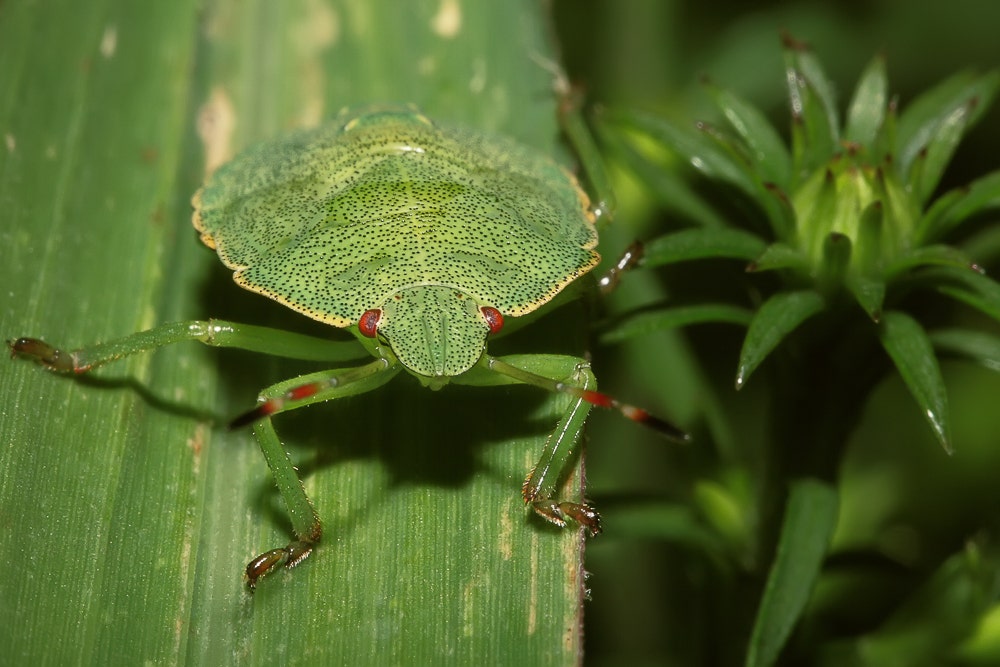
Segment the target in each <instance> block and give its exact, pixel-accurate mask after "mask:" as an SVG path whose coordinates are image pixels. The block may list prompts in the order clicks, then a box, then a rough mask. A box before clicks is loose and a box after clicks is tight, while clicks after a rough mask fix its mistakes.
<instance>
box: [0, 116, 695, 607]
mask: <svg viewBox="0 0 1000 667" xmlns="http://www.w3.org/2000/svg"><path fill="white" fill-rule="evenodd" d="M193 205H194V216H193V222H194V226H195V228H196V229H197V230H198V232H200V234H201V239H202V240H203V241H204V242H205V244H206V245H208V246H209V247H211V248H214V249H215V250H216V251H217V252H218V254H219V257H220V258H221V259H222V261H223V263H224V264H225V265H226V266H227V267H229V268H230V269H232V270H233V271H234V279H235V281H236V282H237V283H238V284H239V285H240V286H242V287H244V288H246V289H248V290H250V291H253V292H257V293H259V294H262V295H264V296H267V297H270V298H271V299H274V300H276V301H278V302H280V303H282V304H284V305H286V306H288V307H289V308H291V309H293V310H296V311H298V312H300V313H302V314H304V315H307V316H309V317H311V318H313V319H316V320H319V321H321V322H325V323H327V324H330V325H333V326H335V327H343V328H347V329H348V330H349V331H351V332H352V333H353V334H355V335H356V337H357V338H358V340H359V341H360V342H361V343H362V344H363V345H364V347H365V348H366V349H367V350H368V352H370V353H371V355H372V356H373V357H374V361H371V362H369V363H367V364H365V365H362V366H359V367H355V368H349V369H346V370H344V369H338V370H327V371H321V372H319V373H314V374H311V375H306V376H303V377H298V378H294V379H292V380H289V381H286V382H282V383H279V384H277V385H274V386H272V387H269V388H267V389H265V390H264V391H263V392H262V393H261V395H260V402H259V403H258V405H257V407H256V408H255V409H253V410H252V411H250V412H248V413H246V414H245V415H243V416H241V417H239V418H237V419H236V420H234V422H233V424H234V425H235V426H240V425H245V424H253V425H254V431H255V434H256V436H257V439H258V441H259V443H260V446H261V449H262V451H263V453H264V455H265V458H266V459H267V463H268V466H269V467H270V469H271V471H272V473H273V474H274V477H275V480H276V482H277V485H278V488H279V491H280V492H281V494H282V496H283V498H284V500H285V502H286V503H287V505H288V509H289V513H290V515H291V519H292V526H293V530H294V533H295V536H294V539H293V540H292V541H291V542H290V543H289V544H288V545H287V546H285V547H281V548H278V549H273V550H271V551H268V552H266V553H264V554H261V555H260V556H258V557H256V558H254V559H253V560H252V561H251V562H250V563H249V564H248V565H247V568H246V577H247V582H248V583H249V585H250V586H251V587H253V586H254V585H256V583H257V580H258V579H259V578H260V577H261V576H263V575H265V574H267V573H268V572H271V571H272V570H274V569H276V568H278V567H280V566H289V567H290V566H293V565H295V564H297V563H299V562H300V561H301V560H302V559H303V558H305V557H306V556H308V555H309V553H310V552H311V551H312V549H313V547H314V546H315V544H316V543H317V542H318V541H319V539H320V534H321V526H320V521H319V519H318V516H317V514H316V513H315V511H314V510H313V507H312V504H311V502H310V501H309V499H308V498H307V497H306V495H305V492H304V490H303V488H302V485H301V483H300V481H299V478H298V474H297V472H296V471H295V469H294V467H293V466H292V464H291V462H290V461H289V459H288V456H287V454H286V453H285V452H284V450H283V448H282V445H281V443H280V441H279V440H278V437H277V435H276V433H275V432H274V429H273V426H272V425H271V420H270V417H271V416H272V415H274V414H276V413H279V412H282V411H285V410H289V409H292V408H296V407H301V406H304V405H308V404H310V403H314V402H317V401H322V400H328V399H333V398H339V397H343V396H348V395H355V394H359V393H363V392H366V391H370V390H372V389H374V388H376V387H378V386H380V385H382V384H384V383H385V382H386V381H388V380H389V379H390V378H391V377H392V376H393V375H395V374H396V373H398V372H399V371H400V370H403V369H405V370H407V371H408V372H409V373H411V374H412V375H413V376H414V377H416V378H417V379H418V380H419V381H420V382H421V383H422V384H424V385H425V386H427V387H430V388H432V389H436V388H440V387H442V386H444V385H445V384H447V383H449V382H453V383H459V384H470V385H484V384H496V383H497V382H499V381H506V382H510V381H513V382H518V383H525V384H531V385H535V386H539V387H542V388H544V389H547V390H550V391H556V392H563V393H567V394H569V395H571V396H572V397H573V398H574V400H573V401H572V405H571V407H570V409H569V410H568V411H567V412H566V413H565V415H564V416H563V417H562V419H561V420H560V422H559V424H558V425H557V426H556V428H555V430H554V431H553V433H552V435H551V436H550V437H549V440H548V441H547V444H546V447H545V450H544V452H543V453H542V457H541V459H540V461H539V463H538V465H537V466H536V467H535V468H534V469H533V470H532V472H531V473H530V474H529V475H528V478H527V479H526V480H525V483H524V486H523V495H524V500H525V502H526V503H528V504H530V505H531V507H532V508H533V509H534V511H535V512H537V513H538V514H539V515H541V516H542V517H544V518H545V519H547V520H548V521H551V522H552V523H554V524H556V525H559V526H563V525H565V524H566V522H567V520H573V521H576V522H577V523H579V524H580V525H582V526H583V527H584V528H585V529H587V530H588V531H589V532H590V533H591V534H594V533H597V532H599V531H600V529H601V525H600V517H599V515H598V514H597V512H596V511H595V510H594V509H593V508H591V507H590V506H589V505H587V504H586V503H585V502H582V501H580V502H578V501H571V500H562V499H559V498H556V497H554V493H553V492H552V486H553V485H552V483H551V480H550V481H549V482H548V483H547V481H546V480H547V478H550V477H554V476H556V475H557V473H558V472H559V470H558V468H560V467H561V466H562V464H563V463H565V461H566V458H567V456H568V454H567V452H568V451H569V450H570V449H571V448H572V447H573V445H574V442H575V440H576V438H577V437H578V435H579V433H580V431H581V429H582V426H583V422H584V420H585V419H586V416H587V412H588V410H589V406H590V405H591V404H594V405H601V406H605V407H611V408H615V409H618V410H620V411H621V412H622V413H624V414H625V415H626V416H628V417H629V418H631V419H634V420H636V421H640V422H643V423H646V424H649V425H652V426H653V427H654V428H658V429H660V430H661V431H665V432H666V433H668V434H670V435H674V436H678V437H681V436H682V434H680V432H678V431H676V430H675V429H673V427H671V426H669V425H667V424H665V423H663V422H660V421H659V420H657V419H655V418H652V417H651V416H649V415H648V413H646V412H645V411H643V410H640V409H637V408H634V407H632V406H628V405H625V404H621V403H619V402H618V401H616V400H614V399H612V398H610V397H608V396H606V395H604V394H600V393H597V392H596V391H594V390H593V389H592V388H590V387H591V386H592V382H593V380H592V376H591V375H590V374H589V370H587V368H586V364H584V363H583V361H582V360H579V363H578V364H574V366H575V371H574V372H572V373H571V374H570V375H569V376H567V377H551V376H550V375H551V373H552V372H553V371H551V368H553V367H554V365H553V363H550V362H553V361H554V360H555V357H553V356H551V355H536V356H533V357H531V356H529V357H523V356H522V357H518V358H516V360H515V359H512V360H508V361H505V360H502V359H499V358H495V357H493V356H490V355H489V354H488V353H487V352H486V348H487V339H488V337H489V336H491V335H495V334H497V333H498V332H500V330H501V328H502V327H503V324H504V319H505V318H516V317H521V316H524V315H528V314H529V313H532V312H534V311H537V310H538V309H539V308H541V307H542V306H544V305H546V304H548V303H550V302H551V301H552V300H553V298H554V297H556V295H558V294H560V292H562V291H563V289H564V288H565V287H567V286H568V285H570V283H572V282H573V281H575V280H577V279H578V278H580V277H581V276H583V275H584V274H586V273H588V272H589V271H590V270H591V269H593V268H594V267H595V266H596V265H597V263H598V261H599V256H598V254H597V252H596V250H595V247H596V245H597V231H596V229H595V219H596V218H597V217H598V216H599V215H600V211H601V208H600V206H592V205H591V203H590V199H589V198H588V196H587V195H586V194H585V192H584V191H583V190H582V189H581V188H580V186H579V185H578V183H577V181H576V179H575V178H574V177H573V176H572V175H571V174H570V173H569V172H568V171H566V170H565V169H564V168H562V167H561V166H559V165H558V164H557V163H555V162H554V161H552V160H551V159H549V158H548V157H547V156H545V155H542V154H540V153H538V152H537V151H535V150H532V149H530V148H527V147H525V146H522V145H520V144H518V143H515V142H514V141H511V140H509V139H505V138H502V137H497V136H493V135H489V134H485V133H482V132H478V131H475V130H471V129H466V128H460V127H450V126H442V125H436V124H435V123H433V122H431V121H430V120H429V119H428V118H426V117H425V116H423V115H422V114H420V113H419V112H417V111H415V110H414V109H411V108H405V107H403V108H395V107H394V108H385V109H367V110H365V111H363V112H360V113H353V114H351V113H345V114H342V115H341V117H340V118H338V119H337V121H336V122H334V123H332V124H330V125H326V126H323V127H320V128H318V129H313V130H306V131H300V132H297V133H294V134H291V135H289V136H287V137H284V138H281V139H278V140H276V141H272V142H269V143H264V144H261V145H259V146H257V147H256V148H252V149H250V150H248V151H247V152H245V153H243V154H242V155H240V156H238V157H236V158H235V159H234V160H232V161H231V162H229V163H228V164H226V165H224V166H222V167H221V168H220V169H219V170H218V171H217V172H216V173H215V174H214V175H213V176H212V177H211V178H210V179H209V181H208V183H207V184H206V185H205V186H204V187H203V188H202V189H201V190H199V191H198V192H197V193H196V194H195V196H194V199H193ZM182 340H197V341H200V342H203V343H206V344H209V345H215V346H225V347H238V348H243V349H250V350H255V351H262V352H270V353H273V354H281V355H283V356H291V357H300V358H306V359H316V360H328V361H329V360H330V359H332V358H334V355H331V356H330V357H326V356H325V353H324V352H323V350H324V349H325V348H323V347H322V346H321V345H319V346H318V345H317V342H316V341H315V340H312V339H307V338H305V337H303V336H301V335H299V334H293V333H290V332H284V331H279V330H274V329H267V328H263V327H255V326H249V325H243V324H236V323H232V322H223V321H218V320H209V321H193V322H178V323H173V324H166V325H163V326H160V327H157V328H154V329H151V330H149V331H143V332H140V333H136V334H133V335H131V336H127V337H125V338H122V339H119V340H116V341H112V342H110V343H103V344H98V345H93V346H89V347H84V348H81V349H78V350H75V351H70V352H64V351H62V350H60V349H58V348H56V347H53V346H52V345H49V344H48V343H45V342H44V341H41V340H38V339H34V338H20V339H16V340H12V341H9V342H8V345H9V346H10V347H11V350H12V351H13V352H14V353H15V354H17V355H20V356H25V357H29V358H33V359H35V360H36V361H38V362H40V363H41V364H42V365H44V366H45V367H47V368H49V369H51V370H55V371H60V372H67V373H83V372H86V371H88V370H90V369H91V368H93V367H95V366H97V365H100V364H104V363H107V362H109V361H113V360H115V359H118V358H121V357H123V356H126V355H129V354H133V353H136V352H140V351H143V350H148V349H152V348H156V347H160V346H162V345H166V344H169V343H173V342H177V341H182ZM547 373H548V374H547ZM498 378H499V379H498ZM550 473H551V475H550Z"/></svg>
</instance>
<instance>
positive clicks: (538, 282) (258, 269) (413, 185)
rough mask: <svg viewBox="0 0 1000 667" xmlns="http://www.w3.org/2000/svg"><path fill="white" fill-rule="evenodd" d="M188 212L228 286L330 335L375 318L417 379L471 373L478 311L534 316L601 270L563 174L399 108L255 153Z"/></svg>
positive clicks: (216, 180)
mask: <svg viewBox="0 0 1000 667" xmlns="http://www.w3.org/2000/svg"><path fill="white" fill-rule="evenodd" d="M194 204H195V213H194V225H195V227H196V228H197V229H198V231H199V232H201V237H202V240H203V241H204V242H205V243H206V244H208V245H209V246H211V247H214V248H215V249H216V250H217V251H218V253H219V256H220V258H221V259H222V261H223V262H224V263H225V264H226V266H228V267H229V268H231V269H233V270H234V271H235V276H234V278H235V280H236V282H237V283H238V284H240V285H242V286H243V287H245V288H247V289H249V290H251V291H253V292H257V293H260V294H263V295H266V296H269V297H271V298H272V299H275V300H276V301H279V302H280V303H283V304H285V305H286V306H288V307H290V308H292V309H294V310H296V311H299V312H301V313H303V314H305V315H308V316H309V317H312V318H314V319H316V320H319V321H321V322H326V323H328V324H332V325H334V326H337V327H347V326H352V325H357V323H358V321H359V319H361V318H362V317H363V316H364V315H365V314H366V313H370V312H371V311H373V310H377V311H379V317H378V320H377V321H378V335H379V338H380V339H382V340H384V341H387V342H388V344H389V346H390V347H391V350H392V354H394V355H395V357H396V358H397V359H398V360H399V362H400V363H402V365H403V366H405V367H406V368H407V369H408V370H409V371H410V372H412V373H414V374H415V375H417V376H419V377H421V378H424V379H425V381H426V379H428V378H430V379H432V380H433V379H438V381H439V382H440V381H441V380H445V381H446V380H447V378H450V377H454V376H456V375H460V374H461V373H464V372H465V371H467V370H469V369H470V368H471V367H472V366H473V365H475V364H476V362H477V361H478V360H479V359H480V357H481V356H482V355H483V353H484V351H485V349H486V336H487V334H488V333H489V331H490V322H489V321H488V318H487V317H486V316H484V313H483V308H488V309H495V310H496V311H498V312H499V313H501V314H503V315H504V316H515V317H516V316H519V315H524V314H527V313H530V312H532V311H534V310H535V309H537V308H539V307H540V306H542V305H543V304H545V303H546V302H548V301H549V300H551V299H552V298H553V297H554V296H555V295H556V294H558V293H559V292H560V291H561V290H562V289H563V288H564V287H566V286H567V285H568V284H569V283H571V282H572V281H574V280H575V279H577V278H578V277H580V276H581V275H583V274H585V273H586V272H587V271H589V270H591V269H592V268H593V267H594V266H595V265H596V264H597V262H598V260H599V256H598V254H597V252H596V251H595V250H594V248H595V246H596V245H597V233H596V231H595V228H594V218H593V215H592V213H591V211H590V207H589V200H588V198H587V196H586V194H585V193H584V192H583V191H582V189H581V188H580V187H579V185H578V184H577V182H576V180H575V179H574V178H573V176H572V175H570V174H569V173H568V172H567V171H566V170H565V169H563V168H562V167H561V166H559V165H558V164H556V163H555V162H553V161H552V160H550V159H549V158H548V157H547V156H545V155H542V154H540V153H539V152H537V151H535V150H533V149H530V148H528V147H525V146H522V145H520V144H518V143H516V142H513V141H511V140H509V139H505V138H502V137H497V136H494V135H490V134H486V133H482V132H478V131H475V130H470V129H465V128H458V127H451V126H438V125H435V124H434V123H432V122H431V121H430V120H428V119H427V118H426V117H424V116H423V115H421V114H419V113H417V112H415V111H414V110H412V109H409V108H399V109H388V110H378V111H367V112H364V113H361V114H354V115H342V116H341V118H340V119H339V120H338V122H337V123H335V124H332V125H327V126H323V127H321V128H318V129H314V130H307V131H301V132H297V133H295V134H292V135H290V136H287V137H285V138H282V139H280V140H278V141H274V142H271V143H265V144H262V145H260V146H257V147H256V148H253V149H251V150H249V151H247V152H245V153H243V154H242V155H240V156H238V157H237V158H235V159H234V160H233V161H231V162H229V163H228V164H226V165H225V166H223V167H221V168H220V169H219V170H218V171H217V172H216V173H215V174H214V176H213V177H212V179H211V180H210V181H209V183H208V184H207V185H206V186H205V187H204V188H203V189H201V190H200V191H199V192H198V193H197V194H196V195H195V198H194ZM355 330H356V329H355ZM432 383H433V382H432Z"/></svg>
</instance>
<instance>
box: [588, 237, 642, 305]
mask: <svg viewBox="0 0 1000 667" xmlns="http://www.w3.org/2000/svg"><path fill="white" fill-rule="evenodd" d="M644 250H645V246H643V244H642V242H641V241H635V242H633V243H632V244H631V245H630V246H629V247H628V248H626V249H625V252H623V253H622V256H621V257H619V258H618V261H617V262H615V265H614V266H612V267H611V268H610V269H608V271H607V273H605V274H604V275H603V276H601V277H600V278H599V279H598V281H597V286H598V288H599V289H600V290H601V293H602V294H608V293H609V292H612V291H614V289H615V288H616V287H618V283H619V282H621V279H622V274H623V273H625V272H626V271H630V270H632V269H634V268H635V267H636V266H638V265H639V263H640V262H641V261H642V256H643V252H644Z"/></svg>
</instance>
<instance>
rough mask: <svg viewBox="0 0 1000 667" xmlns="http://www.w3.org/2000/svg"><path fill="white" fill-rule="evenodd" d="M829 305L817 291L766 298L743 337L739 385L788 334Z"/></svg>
mask: <svg viewBox="0 0 1000 667" xmlns="http://www.w3.org/2000/svg"><path fill="white" fill-rule="evenodd" d="M825 305H826V302H825V300H824V299H823V297H822V296H821V295H820V294H819V293H818V292H815V291H813V290H801V291H797V292H782V293H779V294H776V295H774V296H772V297H771V298H770V299H768V300H767V301H765V302H764V304H763V305H762V306H761V307H760V308H759V309H758V311H757V313H756V315H754V318H753V320H752V321H751V322H750V328H749V330H748V331H747V335H746V338H744V339H743V349H742V350H740V361H739V366H738V368H737V371H736V388H737V389H739V388H740V387H742V386H743V385H744V384H746V382H747V380H749V379H750V375H751V374H752V373H753V372H754V370H755V369H756V368H757V367H758V366H759V365H760V364H761V362H763V361H764V359H765V358H767V356H768V355H769V354H770V353H771V352H772V351H773V350H774V349H775V348H776V347H777V346H778V345H779V344H780V343H781V341H783V340H784V339H785V338H786V337H787V336H788V334H790V333H791V332H792V331H794V330H795V329H797V328H798V327H799V325H801V324H802V323H803V322H805V321H806V320H808V319H809V318H810V317H812V316H813V315H816V314H817V313H819V312H820V311H821V310H823V308H824V307H825Z"/></svg>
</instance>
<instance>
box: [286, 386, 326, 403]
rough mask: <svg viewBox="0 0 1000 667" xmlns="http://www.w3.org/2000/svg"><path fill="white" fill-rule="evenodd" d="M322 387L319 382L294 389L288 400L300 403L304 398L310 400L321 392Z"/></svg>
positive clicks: (289, 393) (290, 391) (290, 392)
mask: <svg viewBox="0 0 1000 667" xmlns="http://www.w3.org/2000/svg"><path fill="white" fill-rule="evenodd" d="M321 386H322V385H320V383H318V382H311V383H309V384H304V385H302V386H301V387H295V388H294V389H291V390H289V392H288V398H290V399H291V400H293V401H300V400H302V399H303V398H309V397H310V396H314V395H315V394H316V393H317V392H319V390H320V388H321Z"/></svg>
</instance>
